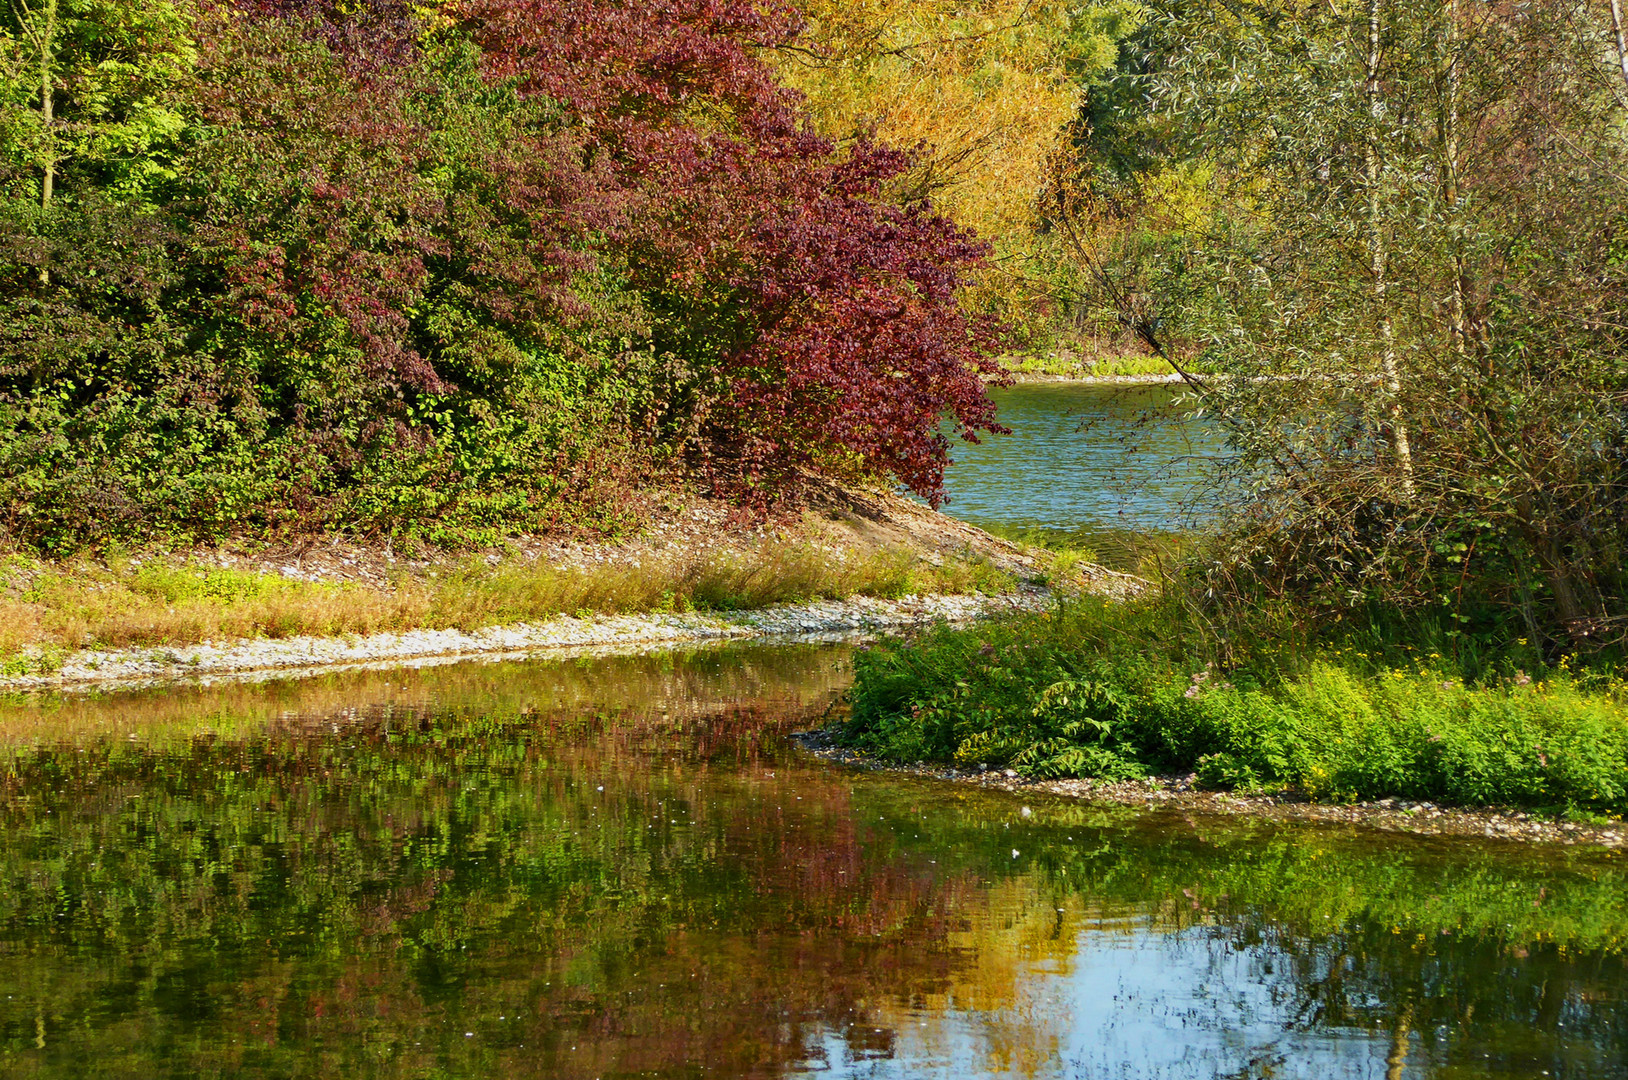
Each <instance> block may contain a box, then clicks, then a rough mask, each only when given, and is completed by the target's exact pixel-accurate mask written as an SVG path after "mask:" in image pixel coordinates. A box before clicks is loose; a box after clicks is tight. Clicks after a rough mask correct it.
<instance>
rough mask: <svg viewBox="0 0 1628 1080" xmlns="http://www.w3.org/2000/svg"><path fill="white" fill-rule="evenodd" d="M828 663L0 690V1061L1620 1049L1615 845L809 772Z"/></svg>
mask: <svg viewBox="0 0 1628 1080" xmlns="http://www.w3.org/2000/svg"><path fill="white" fill-rule="evenodd" d="M844 678H845V675H844V671H843V654H842V652H841V651H840V650H835V651H822V650H817V649H791V650H746V651H730V652H712V653H702V654H697V655H695V656H691V657H667V658H652V659H624V660H615V661H599V662H593V663H584V664H547V663H533V664H503V665H491V666H466V667H458V668H442V669H436V670H433V671H425V672H419V673H410V672H409V673H400V674H394V675H391V676H386V677H381V676H377V675H352V676H344V677H333V678H329V679H324V680H316V681H313V682H306V683H298V684H288V685H283V686H277V687H266V688H257V689H252V690H251V689H217V690H209V691H185V692H178V693H164V694H160V693H152V694H147V695H134V696H129V697H119V698H110V699H107V700H105V701H100V702H97V701H85V700H81V699H64V700H61V701H59V702H56V703H55V704H53V705H47V706H36V705H19V706H16V707H12V708H9V709H5V710H3V711H0V731H3V732H4V733H5V738H6V740H7V743H8V745H9V748H10V750H9V757H8V759H7V761H6V763H5V765H4V767H3V768H0V800H3V802H0V805H3V816H0V986H3V987H4V989H3V990H0V1074H3V1075H6V1076H38V1077H54V1076H67V1075H73V1076H95V1077H114V1076H117V1077H124V1076H130V1077H135V1076H142V1077H147V1076H171V1075H173V1076H197V1075H210V1076H253V1077H262V1076H263V1077H272V1076H277V1077H286V1076H317V1075H326V1076H386V1077H398V1076H399V1077H442V1076H446V1077H451V1076H537V1077H545V1076H546V1077H605V1076H701V1075H721V1076H763V1077H769V1076H785V1075H796V1074H800V1073H805V1072H818V1073H820V1074H821V1075H833V1076H934V1075H940V1076H949V1075H952V1074H953V1075H955V1076H958V1077H959V1076H1003V1075H1017V1076H1136V1077H1143V1076H1145V1077H1166V1076H1169V1077H1210V1076H1216V1075H1237V1076H1279V1077H1283V1076H1305V1077H1333V1076H1353V1077H1359V1076H1374V1077H1382V1076H1387V1075H1399V1076H1418V1077H1423V1076H1431V1077H1436V1076H1441V1077H1448V1076H1451V1077H1466V1076H1494V1075H1497V1076H1509V1075H1522V1076H1524V1075H1532V1076H1537V1075H1542V1070H1544V1069H1548V1070H1550V1072H1551V1074H1552V1075H1565V1076H1590V1077H1593V1076H1599V1077H1620V1076H1625V1075H1628V1067H1625V1066H1624V1064H1623V1063H1624V1060H1625V1057H1628V1055H1625V1050H1628V1031H1625V1030H1624V1018H1625V1016H1628V1002H1625V1001H1624V987H1625V984H1628V968H1625V965H1624V959H1623V952H1622V944H1623V941H1624V932H1625V930H1628V880H1625V876H1628V875H1625V873H1624V866H1623V861H1622V860H1621V859H1620V858H1611V857H1607V856H1600V855H1592V854H1586V853H1578V852H1571V853H1567V852H1553V851H1547V852H1545V851H1534V850H1528V849H1522V848H1517V847H1507V848H1503V847H1500V848H1495V849H1487V848H1479V847H1477V848H1471V847H1467V846H1465V845H1462V844H1447V843H1431V842H1419V841H1409V840H1404V839H1400V838H1391V839H1385V838H1378V837H1374V836H1370V835H1366V834H1362V833H1358V832H1343V831H1338V830H1329V829H1306V828H1299V829H1297V828H1285V827H1279V826H1272V825H1267V824H1263V823H1253V824H1251V823H1246V822H1224V821H1215V820H1207V819H1194V820H1187V819H1185V818H1182V817H1180V816H1178V815H1171V814H1163V815H1149V814H1139V813H1132V812H1129V811H1121V810H1106V809H1101V808H1091V807H1086V806H1081V805H1078V804H1074V803H1067V802H1056V803H1052V802H1031V803H1030V804H1029V806H1028V807H1027V812H1025V806H1024V803H1023V802H1022V801H1021V800H1018V799H1016V798H1013V797H1009V796H1005V795H1001V794H995V793H987V792H979V791H969V790H964V789H958V788H952V787H948V786H944V785H939V784H934V783H928V782H923V781H913V780H908V779H901V778H892V777H883V776H870V775H865V774H853V773H848V772H844V771H839V770H836V769H832V768H827V767H824V766H821V765H819V764H818V763H813V762H809V761H808V760H807V759H805V758H803V757H801V756H800V755H799V754H797V753H796V752H795V751H793V750H791V749H789V748H788V747H787V745H786V744H785V742H784V741H783V739H782V736H783V734H784V733H785V732H786V731H788V730H791V729H794V728H797V727H799V726H803V725H807V724H810V723H813V722H816V721H817V720H818V718H819V717H820V716H821V715H822V714H823V713H824V711H825V710H826V709H827V708H829V707H830V705H831V703H832V701H833V699H834V698H835V696H836V695H837V694H838V693H839V692H840V690H841V687H842V685H843V680H844ZM87 730H89V731H93V732H95V734H93V735H91V736H83V735H79V734H76V733H77V732H82V731H87Z"/></svg>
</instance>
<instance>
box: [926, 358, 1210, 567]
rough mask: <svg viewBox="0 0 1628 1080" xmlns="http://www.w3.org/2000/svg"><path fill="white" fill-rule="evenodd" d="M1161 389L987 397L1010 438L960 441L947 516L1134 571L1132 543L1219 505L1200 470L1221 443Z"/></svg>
mask: <svg viewBox="0 0 1628 1080" xmlns="http://www.w3.org/2000/svg"><path fill="white" fill-rule="evenodd" d="M1181 394H1182V391H1181V388H1179V387H1172V386H1168V385H1158V384H1155V385H1137V384H1121V385H1108V384H1089V383H1069V382H1055V383H1021V384H1019V385H1017V386H1012V387H1008V388H1006V389H1003V390H995V391H993V392H992V394H991V396H992V397H993V398H994V399H995V403H996V405H997V406H998V407H999V410H1000V413H999V415H1000V421H1001V423H1003V424H1005V425H1006V426H1007V427H1009V428H1011V429H1012V434H1010V435H997V436H990V437H988V438H986V439H984V441H983V442H981V443H977V444H970V443H961V442H957V443H956V444H955V445H954V446H953V447H952V448H951V451H950V453H951V457H952V458H953V459H954V462H955V463H954V464H953V465H951V466H950V468H949V469H948V471H947V472H946V474H945V480H944V489H945V494H946V495H947V496H948V501H947V502H946V503H945V505H944V507H943V509H944V512H945V513H947V514H949V515H951V516H953V517H956V518H960V519H961V520H963V521H967V522H970V523H971V524H974V525H977V526H980V527H982V528H992V529H995V530H996V531H999V532H1004V533H1007V534H1012V533H1017V534H1030V535H1034V536H1036V537H1041V538H1046V539H1050V540H1054V541H1063V542H1067V543H1071V544H1075V545H1079V546H1084V547H1088V548H1090V549H1092V550H1094V551H1096V552H1097V554H1098V555H1099V556H1100V557H1101V558H1102V560H1103V561H1105V562H1107V563H1109V564H1110V565H1124V564H1126V563H1129V562H1133V561H1134V547H1135V543H1136V539H1137V538H1138V537H1143V536H1147V535H1150V534H1154V535H1156V534H1159V533H1169V532H1176V531H1180V530H1182V529H1186V528H1189V527H1191V526H1192V525H1194V524H1195V523H1196V522H1199V521H1202V520H1203V519H1204V517H1205V516H1206V514H1207V513H1208V512H1209V511H1211V510H1212V509H1213V507H1214V503H1215V495H1214V492H1213V491H1212V490H1211V489H1210V486H1209V484H1208V483H1207V477H1206V472H1205V469H1204V467H1203V466H1204V463H1205V462H1206V461H1208V460H1211V459H1213V458H1215V457H1216V456H1218V455H1219V454H1220V453H1221V451H1222V436H1221V434H1220V432H1219V431H1217V429H1216V428H1215V426H1214V425H1213V424H1212V423H1211V422H1209V421H1208V420H1206V419H1203V418H1194V417H1193V416H1192V415H1191V414H1190V412H1189V410H1187V409H1184V408H1182V407H1181V406H1180V405H1179V404H1174V403H1175V402H1178V401H1179V399H1180V397H1181Z"/></svg>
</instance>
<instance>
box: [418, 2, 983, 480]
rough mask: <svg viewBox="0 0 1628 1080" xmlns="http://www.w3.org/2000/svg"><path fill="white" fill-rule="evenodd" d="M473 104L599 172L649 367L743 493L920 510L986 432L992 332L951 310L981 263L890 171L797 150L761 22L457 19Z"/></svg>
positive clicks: (893, 156) (842, 156)
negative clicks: (480, 84)
mask: <svg viewBox="0 0 1628 1080" xmlns="http://www.w3.org/2000/svg"><path fill="white" fill-rule="evenodd" d="M447 12H448V14H450V15H451V17H452V18H454V19H455V20H456V21H457V22H458V25H459V26H460V27H461V28H462V29H463V30H464V32H466V33H467V34H468V35H469V36H470V38H471V39H472V40H473V41H475V42H476V44H477V45H478V46H479V48H480V49H481V52H482V56H483V61H484V69H485V72H486V74H487V77H488V78H489V79H490V80H491V81H493V82H502V83H506V84H511V85H514V86H515V87H517V89H518V91H519V92H520V93H521V94H522V95H524V96H527V97H531V98H542V99H546V100H549V101H551V102H554V103H556V104H557V105H558V106H559V107H560V108H561V110H562V111H563V112H564V113H565V114H566V115H567V116H568V117H569V118H570V121H571V124H572V126H573V127H574V128H575V130H577V131H578V132H580V133H581V135H582V137H583V140H584V142H583V151H584V153H585V154H586V155H588V157H589V159H590V160H598V159H600V158H601V157H603V158H605V159H608V160H609V161H610V162H612V163H613V169H614V173H615V176H616V179H617V186H618V190H617V193H616V194H617V197H618V198H619V200H621V205H622V206H623V209H624V212H625V218H624V220H623V222H622V223H621V226H620V229H619V231H618V233H617V235H616V237H615V243H614V244H613V245H611V249H613V253H614V256H615V257H616V258H617V259H618V260H619V261H620V263H621V271H622V272H623V273H625V275H626V277H627V280H628V281H629V283H630V284H631V285H632V287H633V288H634V289H635V290H636V291H637V292H638V293H639V295H640V296H641V298H642V300H643V302H644V305H645V307H646V310H647V311H648V313H649V315H650V316H651V321H650V325H649V333H650V336H651V340H652V344H653V346H654V347H655V348H656V349H657V350H658V351H663V352H670V353H672V354H674V355H676V356H679V357H682V358H684V359H685V360H686V361H688V362H689V364H690V368H691V370H692V371H694V372H697V373H698V377H700V378H701V379H702V381H705V377H706V376H708V375H710V376H712V377H713V378H714V379H715V380H716V388H717V389H716V394H717V396H716V398H715V399H714V400H712V401H711V402H710V405H707V404H703V405H702V406H701V407H703V408H705V409H706V413H705V416H704V418H703V420H702V429H703V431H704V432H705V434H706V436H707V441H706V443H705V447H704V449H705V451H706V453H707V456H708V460H709V462H710V463H711V464H712V465H713V466H714V467H715V468H716V467H719V466H723V465H728V466H730V468H729V469H728V470H721V471H720V475H721V476H723V477H725V478H726V479H727V480H729V481H730V482H739V483H744V484H746V485H747V486H749V487H755V486H756V484H757V482H758V481H760V480H770V481H774V482H782V481H783V480H784V479H785V477H786V476H787V474H788V473H789V472H790V471H792V470H794V469H796V468H799V467H804V466H808V465H819V464H822V463H824V464H832V463H834V462H835V461H837V460H839V459H840V458H842V457H848V458H850V459H856V460H857V461H859V462H861V463H862V464H863V465H864V466H866V467H869V468H871V469H873V470H878V471H883V472H887V473H891V474H893V475H895V476H897V477H898V478H899V479H901V480H903V481H904V482H905V483H907V484H908V485H910V486H911V487H912V488H914V489H915V490H917V491H919V492H922V493H923V494H925V495H927V496H929V497H930V498H936V497H937V496H938V495H939V493H940V490H941V483H942V477H943V469H944V465H945V464H946V461H947V452H948V447H949V441H948V439H947V438H946V437H945V436H944V434H943V433H942V432H941V430H940V427H941V421H943V420H945V419H948V420H949V421H950V424H951V426H952V427H953V428H954V429H955V430H956V431H957V432H958V433H960V434H961V435H963V436H965V437H968V438H976V437H977V433H978V432H980V431H986V432H987V431H997V430H1000V429H999V428H998V426H997V425H996V424H995V419H994V410H993V406H992V405H991V403H990V402H989V400H988V398H987V397H986V395H985V394H984V390H983V383H982V376H983V375H986V374H989V373H992V372H993V371H995V365H994V363H993V361H992V360H991V359H990V352H991V350H992V346H993V344H994V340H995V336H996V327H994V326H992V325H990V324H989V323H987V322H983V321H980V320H974V319H969V318H968V317H967V315H966V314H965V313H964V312H963V311H962V310H961V309H960V307H959V305H958V303H957V290H958V288H959V286H960V284H961V280H962V275H963V274H964V273H965V272H966V270H967V269H969V268H970V267H972V266H974V265H976V264H977V263H978V261H979V260H980V259H982V258H983V257H984V253H985V249H984V247H983V245H982V244H980V243H979V242H977V241H976V240H975V239H974V238H973V237H972V236H970V235H968V234H967V233H965V232H964V231H962V230H960V229H958V228H956V227H955V226H954V225H953V224H951V223H950V222H949V221H947V220H946V219H944V218H942V217H939V216H936V215H934V214H933V213H932V212H931V211H930V209H929V208H928V207H926V206H925V205H899V204H897V203H895V202H892V201H890V200H889V198H888V197H887V195H886V187H887V184H888V181H890V180H891V179H893V178H894V177H896V176H898V175H899V174H900V173H901V172H902V171H903V170H904V168H905V167H906V165H907V163H908V159H907V157H906V155H904V154H902V153H900V152H898V151H893V150H888V149H885V148H880V147H875V146H870V145H865V144H860V145H857V146H854V147H852V148H849V149H847V150H844V151H839V150H837V149H836V148H835V147H833V146H832V145H831V144H830V143H829V142H828V141H826V140H824V139H821V138H820V137H818V136H817V135H815V134H814V133H813V132H812V131H811V130H809V128H808V127H807V126H806V124H805V123H804V122H803V118H802V116H801V114H800V112H799V106H800V102H799V99H798V98H797V97H796V96H795V95H793V94H791V93H790V92H788V91H786V90H785V89H783V88H782V87H780V86H779V85H777V84H776V82H775V81H774V78H773V75H772V72H771V71H770V69H769V68H768V67H767V66H766V65H765V64H763V63H762V62H761V61H760V60H758V59H757V58H756V56H755V55H754V51H755V50H757V49H760V48H762V47H765V46H769V45H772V44H775V43H778V42H782V41H784V40H786V39H788V38H790V37H792V36H794V35H795V34H796V33H797V32H798V30H799V29H800V22H799V20H798V18H797V16H796V15H795V13H794V12H792V11H791V10H790V9H789V8H786V7H784V6H780V5H775V4H756V3H741V2H723V0H662V2H658V3H616V2H608V0H592V2H579V0H461V2H459V3H457V4H456V5H454V6H452V7H450V8H449V9H447Z"/></svg>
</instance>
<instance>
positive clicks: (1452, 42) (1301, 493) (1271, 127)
mask: <svg viewBox="0 0 1628 1080" xmlns="http://www.w3.org/2000/svg"><path fill="white" fill-rule="evenodd" d="M1162 19H1163V23H1162V29H1163V32H1164V33H1165V34H1166V35H1168V41H1169V43H1170V45H1169V49H1168V53H1167V62H1166V66H1165V67H1164V69H1163V70H1162V71H1161V72H1160V73H1159V75H1158V77H1157V79H1156V84H1155V87H1154V98H1155V100H1156V102H1157V103H1158V107H1159V108H1160V109H1162V110H1163V111H1164V112H1165V114H1166V115H1167V116H1169V117H1172V118H1175V119H1179V123H1180V125H1181V126H1182V127H1183V129H1184V132H1185V134H1186V137H1187V138H1189V139H1190V140H1192V143H1193V145H1194V146H1196V147H1197V148H1198V152H1200V153H1202V154H1203V155H1204V156H1205V157H1206V159H1207V160H1209V161H1210V162H1211V163H1212V164H1213V165H1214V167H1215V168H1216V169H1217V170H1218V171H1220V172H1222V173H1224V174H1226V175H1227V176H1229V177H1231V178H1232V183H1231V186H1230V188H1229V191H1230V193H1231V196H1232V199H1231V202H1230V203H1229V205H1228V207H1227V210H1226V212H1225V213H1224V214H1222V215H1219V216H1218V217H1217V219H1216V220H1215V221H1214V222H1213V223H1212V224H1213V228H1212V229H1211V231H1210V234H1209V235H1207V236H1204V237H1202V238H1199V239H1197V240H1196V241H1195V242H1194V243H1193V244H1192V245H1191V247H1190V248H1189V249H1188V250H1187V251H1186V252H1184V253H1183V257H1184V259H1185V260H1186V265H1185V266H1184V272H1186V273H1187V274H1188V275H1189V276H1197V277H1198V278H1200V279H1201V280H1202V283H1203V288H1202V289H1200V290H1198V291H1199V292H1200V293H1201V294H1202V295H1203V297H1204V301H1203V302H1202V303H1200V304H1196V305H1191V306H1189V307H1186V308H1184V309H1182V310H1179V311H1170V312H1167V313H1166V314H1167V315H1168V316H1169V317H1170V318H1171V319H1172V320H1173V321H1178V322H1185V329H1186V332H1187V333H1189V334H1191V335H1192V336H1193V337H1195V338H1196V339H1198V340H1200V341H1202V342H1204V343H1205V345H1206V347H1207V349H1208V350H1209V352H1210V356H1211V358H1212V360H1213V362H1214V364H1215V366H1217V367H1218V368H1220V369H1221V370H1224V371H1226V372H1228V373H1230V376H1231V377H1229V378H1223V379H1217V380H1212V381H1211V382H1209V383H1207V384H1206V385H1205V386H1204V396H1205V398H1206V404H1207V407H1209V408H1210V409H1211V410H1213V412H1214V413H1215V414H1217V415H1218V416H1219V417H1220V418H1221V420H1222V421H1223V422H1224V423H1225V424H1226V425H1227V427H1228V430H1229V431H1230V433H1231V437H1232V440H1233V443H1234V446H1235V448H1236V450H1237V451H1238V457H1237V460H1238V462H1239V479H1240V480H1241V481H1242V482H1243V483H1244V484H1245V495H1246V500H1245V506H1246V511H1245V513H1244V514H1243V515H1242V516H1241V518H1240V520H1239V521H1238V522H1235V523H1234V529H1233V531H1232V533H1231V534H1230V540H1231V546H1230V547H1229V548H1227V549H1225V551H1224V554H1223V557H1222V558H1221V559H1220V560H1219V565H1220V566H1221V567H1222V568H1224V569H1225V570H1226V571H1227V572H1230V573H1235V574H1239V575H1241V576H1242V577H1244V578H1247V579H1248V580H1249V581H1250V582H1251V583H1252V586H1253V587H1256V588H1263V589H1265V590H1267V592H1268V593H1271V594H1274V595H1279V596H1283V597H1285V598H1290V599H1295V600H1298V601H1304V600H1307V599H1314V600H1316V601H1317V602H1318V603H1319V605H1331V606H1332V607H1333V609H1335V610H1350V608H1351V607H1352V606H1353V605H1362V604H1365V603H1367V602H1380V603H1382V604H1385V605H1399V606H1401V607H1403V608H1406V609H1411V610H1415V611H1418V610H1425V609H1435V610H1437V611H1438V612H1439V613H1441V614H1443V615H1444V616H1450V617H1451V618H1452V619H1453V620H1464V619H1472V620H1483V621H1485V622H1486V623H1488V624H1489V625H1502V626H1504V627H1505V629H1506V630H1507V631H1508V632H1510V633H1511V634H1515V633H1520V634H1522V635H1525V636H1531V637H1537V638H1540V639H1546V640H1550V641H1553V642H1555V643H1567V644H1568V645H1580V644H1584V643H1591V642H1598V641H1601V640H1614V639H1618V638H1620V637H1622V636H1623V632H1624V631H1625V630H1628V608H1625V607H1624V606H1623V601H1622V597H1623V596H1624V594H1625V591H1628V590H1625V589H1624V585H1625V584H1628V576H1625V569H1624V546H1625V544H1628V374H1625V373H1628V134H1625V133H1628V112H1625V108H1624V106H1625V102H1624V98H1623V95H1622V93H1621V85H1622V84H1621V80H1620V73H1619V72H1618V70H1617V67H1618V55H1617V52H1616V49H1615V47H1614V41H1613V37H1614V27H1613V25H1612V20H1610V19H1609V18H1608V17H1607V15H1606V13H1605V12H1604V11H1603V10H1602V9H1601V8H1600V7H1599V6H1598V5H1591V4H1588V3H1586V2H1585V0H1548V2H1544V3H1539V4H1533V5H1524V6H1521V7H1505V6H1497V5H1479V4H1478V5H1468V4H1460V3H1458V2H1456V0H1334V2H1332V3H1330V2H1320V3H1315V4H1313V3H1301V2H1298V0H1274V2H1270V3H1264V4H1256V5H1249V6H1243V5H1235V4H1230V3H1223V2H1216V3H1213V4H1211V3H1207V2H1202V0H1201V2H1200V3H1199V4H1197V5H1195V4H1191V3H1184V4H1182V5H1181V9H1180V11H1179V12H1178V11H1175V10H1173V9H1172V10H1168V11H1166V12H1165V13H1164V15H1163V16H1162Z"/></svg>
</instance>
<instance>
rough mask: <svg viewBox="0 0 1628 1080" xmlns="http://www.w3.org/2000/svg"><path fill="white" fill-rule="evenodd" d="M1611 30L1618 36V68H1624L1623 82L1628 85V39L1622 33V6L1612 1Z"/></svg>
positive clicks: (1616, 0) (1616, 1)
mask: <svg viewBox="0 0 1628 1080" xmlns="http://www.w3.org/2000/svg"><path fill="white" fill-rule="evenodd" d="M1611 29H1612V31H1613V32H1614V33H1615V34H1616V35H1617V66H1618V67H1620V68H1622V81H1623V82H1624V83H1628V38H1624V37H1623V33H1622V4H1621V3H1620V2H1619V0H1611Z"/></svg>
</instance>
